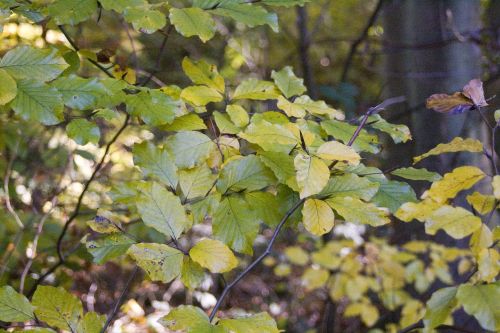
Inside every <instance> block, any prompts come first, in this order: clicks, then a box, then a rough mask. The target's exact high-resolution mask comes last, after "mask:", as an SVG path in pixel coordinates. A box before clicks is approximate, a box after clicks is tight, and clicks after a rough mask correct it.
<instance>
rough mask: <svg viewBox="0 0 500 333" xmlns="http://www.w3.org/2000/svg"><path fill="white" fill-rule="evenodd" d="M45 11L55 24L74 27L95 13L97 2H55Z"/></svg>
mask: <svg viewBox="0 0 500 333" xmlns="http://www.w3.org/2000/svg"><path fill="white" fill-rule="evenodd" d="M47 10H48V13H49V16H51V17H53V18H54V20H55V21H56V24H71V25H75V24H77V23H80V22H83V21H86V20H87V19H88V18H89V17H90V16H92V14H94V12H95V11H97V0H77V1H75V0H56V1H54V2H53V3H51V4H50V5H49V6H48V7H47Z"/></svg>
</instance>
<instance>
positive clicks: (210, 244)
mask: <svg viewBox="0 0 500 333" xmlns="http://www.w3.org/2000/svg"><path fill="white" fill-rule="evenodd" d="M189 256H190V257H191V259H193V260H194V261H195V262H197V263H198V264H200V265H201V266H202V267H205V268H207V269H208V270H209V271H210V272H212V273H225V272H229V271H231V270H232V269H233V268H235V267H236V266H237V265H238V259H236V257H235V256H234V254H233V252H231V250H230V249H229V248H228V247H227V246H226V245H224V244H223V243H221V242H220V241H218V240H214V239H202V240H201V241H199V242H198V243H196V245H195V246H193V247H192V248H191V250H189Z"/></svg>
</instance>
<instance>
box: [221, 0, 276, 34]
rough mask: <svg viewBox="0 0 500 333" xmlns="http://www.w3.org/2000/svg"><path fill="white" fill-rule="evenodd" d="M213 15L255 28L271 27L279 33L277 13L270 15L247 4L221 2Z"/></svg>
mask: <svg viewBox="0 0 500 333" xmlns="http://www.w3.org/2000/svg"><path fill="white" fill-rule="evenodd" d="M211 12H212V13H214V14H217V15H221V16H226V17H230V18H232V19H233V20H235V21H236V22H240V23H243V24H246V25H248V26H249V27H255V26H258V25H264V24H267V25H269V26H270V27H271V28H272V29H273V30H274V32H278V31H279V27H278V16H277V15H276V14H275V13H269V12H268V11H267V10H265V9H264V8H263V7H261V6H257V5H252V4H246V3H231V2H221V4H220V5H219V6H217V9H215V10H211Z"/></svg>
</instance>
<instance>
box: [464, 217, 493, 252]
mask: <svg viewBox="0 0 500 333" xmlns="http://www.w3.org/2000/svg"><path fill="white" fill-rule="evenodd" d="M492 244H493V233H492V232H491V230H490V228H488V226H487V225H486V224H481V228H479V229H477V230H476V231H475V232H474V233H473V234H472V237H471V238H470V243H469V245H470V249H471V251H472V253H474V254H477V253H479V252H480V251H481V250H482V249H486V248H488V247H490V246H491V245H492Z"/></svg>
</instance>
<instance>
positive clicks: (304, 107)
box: [278, 95, 345, 120]
mask: <svg viewBox="0 0 500 333" xmlns="http://www.w3.org/2000/svg"><path fill="white" fill-rule="evenodd" d="M278 107H279V108H280V109H282V110H283V111H285V112H286V113H289V114H291V115H293V114H297V115H302V114H304V113H305V112H306V111H307V112H309V113H311V114H313V115H318V116H328V117H329V118H335V119H339V120H343V119H344V118H345V115H344V114H343V113H342V112H341V111H339V110H336V109H334V108H332V107H330V106H328V105H327V104H326V103H325V102H324V101H313V100H312V99H311V97H309V96H307V95H303V96H299V97H297V98H296V99H295V100H294V101H293V103H292V104H290V103H287V102H286V101H284V100H283V99H280V101H279V103H278Z"/></svg>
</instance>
